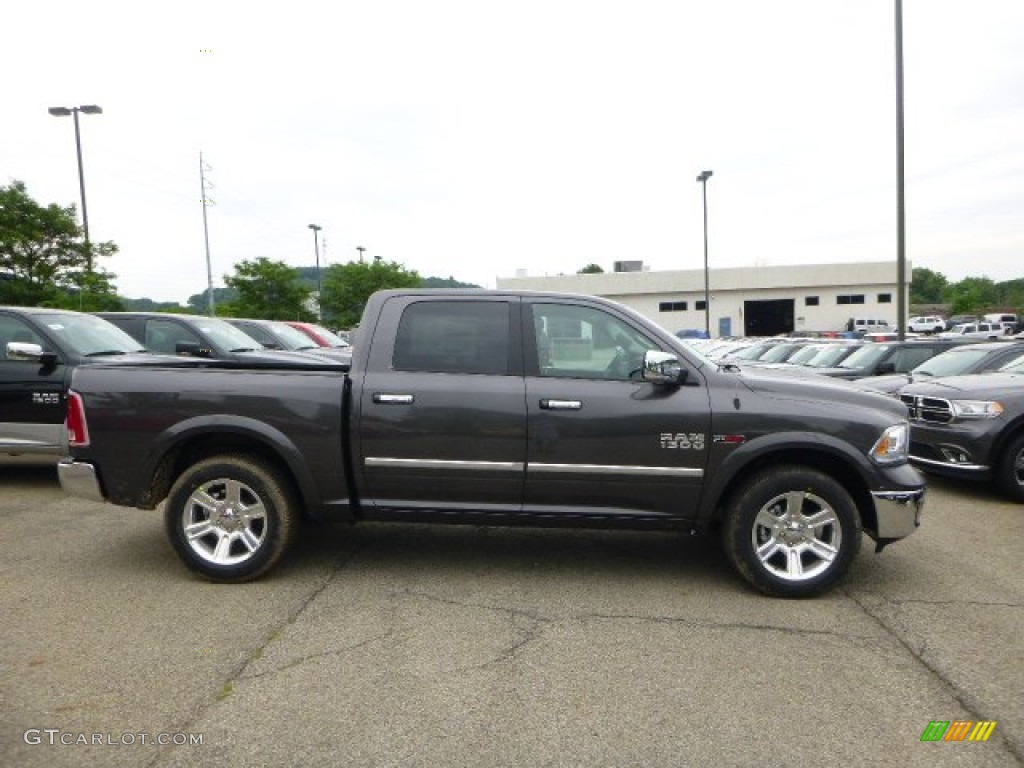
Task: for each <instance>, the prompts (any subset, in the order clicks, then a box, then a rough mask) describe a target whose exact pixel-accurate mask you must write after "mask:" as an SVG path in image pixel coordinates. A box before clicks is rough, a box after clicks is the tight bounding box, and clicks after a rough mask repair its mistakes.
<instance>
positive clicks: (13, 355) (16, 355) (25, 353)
mask: <svg viewBox="0 0 1024 768" xmlns="http://www.w3.org/2000/svg"><path fill="white" fill-rule="evenodd" d="M42 358H43V348H42V347H41V346H39V345H38V344H31V343H29V342H27V341H9V342H7V359H8V360H29V361H35V362H39V361H40V360H42Z"/></svg>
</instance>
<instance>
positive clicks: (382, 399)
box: [373, 392, 416, 405]
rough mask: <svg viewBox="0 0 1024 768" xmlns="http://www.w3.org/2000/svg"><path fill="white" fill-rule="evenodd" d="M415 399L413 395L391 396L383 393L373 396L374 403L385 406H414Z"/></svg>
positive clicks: (375, 393) (376, 393)
mask: <svg viewBox="0 0 1024 768" xmlns="http://www.w3.org/2000/svg"><path fill="white" fill-rule="evenodd" d="M415 399H416V398H415V397H413V396H412V395H389V394H385V393H383V392H374V394H373V402H375V403H381V404H383V405H412V403H413V401H414V400H415Z"/></svg>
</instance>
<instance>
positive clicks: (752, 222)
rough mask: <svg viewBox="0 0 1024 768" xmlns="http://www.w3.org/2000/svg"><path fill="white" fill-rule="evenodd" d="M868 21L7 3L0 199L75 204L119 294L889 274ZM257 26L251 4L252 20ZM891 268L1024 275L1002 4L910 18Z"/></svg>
mask: <svg viewBox="0 0 1024 768" xmlns="http://www.w3.org/2000/svg"><path fill="white" fill-rule="evenodd" d="M893 8H894V2H893V0H772V2H765V0H731V1H730V0H718V1H717V2H708V1H707V0H702V1H701V2H696V1H691V0H664V1H661V0H658V1H655V0H651V1H646V0H630V2H626V1H625V0H619V1H618V2H610V1H606V0H575V1H569V0H565V1H560V0H541V1H539V2H534V1H533V0H516V1H515V2H497V1H495V0H466V1H465V2H453V1H451V0H395V1H394V2H388V1H387V0H379V1H378V2H368V1H367V0H359V1H358V2H353V1H351V0H338V1H336V2H333V3H326V2H305V1H304V0H290V1H289V2H282V3H274V4H265V3H245V4H242V3H224V2H210V1H209V0H207V1H206V2H191V1H187V2H182V1H179V2H175V3H162V4H157V5H154V4H151V3H139V2H116V3H115V2H109V1H107V0H89V1H88V2H81V1H80V0H75V1H74V2H66V1H65V0H50V1H49V2H45V3H43V2H35V3H28V2H25V3H17V4H9V7H7V8H6V9H5V12H4V24H3V29H2V30H0V60H2V64H3V69H2V71H3V72H4V73H5V76H4V88H3V92H4V93H3V100H2V105H3V106H2V112H0V117H2V122H0V183H2V184H8V183H10V181H12V180H14V179H18V180H21V181H24V182H25V183H26V184H27V186H28V191H29V193H30V194H31V195H32V196H33V197H34V198H35V199H36V200H37V201H38V202H40V203H44V204H49V203H54V202H56V203H60V204H62V205H70V204H76V205H77V204H78V202H79V190H78V172H77V167H76V160H75V144H74V129H73V124H72V120H71V119H70V118H55V117H51V116H50V115H49V114H47V108H48V107H52V106H66V107H71V106H77V105H83V104H98V105H100V106H101V107H102V108H103V114H102V115H82V116H81V132H82V148H83V156H84V163H85V181H86V200H87V203H88V212H89V225H90V234H91V236H92V239H93V240H95V241H102V240H113V241H114V242H116V243H117V244H118V246H120V253H119V254H118V255H117V256H115V257H114V258H112V259H110V260H108V261H106V262H105V266H106V267H107V268H108V269H109V270H110V271H112V272H114V273H116V274H117V275H118V279H117V281H116V282H117V286H118V288H119V290H120V292H121V293H122V294H124V295H127V296H130V297H136V298H137V297H143V296H147V297H150V298H154V299H160V300H179V301H184V300H185V299H186V298H187V297H188V296H189V295H190V294H194V293H198V292H200V291H201V290H203V288H205V286H206V257H205V251H204V245H203V223H202V206H201V202H200V199H201V191H200V179H199V153H200V152H202V153H203V156H204V158H205V159H206V161H207V163H208V164H209V166H210V168H211V170H210V171H209V174H208V178H209V180H210V181H211V182H212V183H213V184H214V185H215V188H214V189H213V190H212V191H211V193H210V197H212V198H213V200H215V202H216V205H215V206H212V207H210V208H209V209H208V218H209V233H210V249H211V256H212V263H213V274H214V284H215V285H223V275H224V274H225V273H229V272H231V271H232V265H233V264H235V263H237V262H238V261H240V260H243V259H255V258H257V257H260V256H266V257H268V258H271V259H280V260H284V261H286V262H287V263H289V264H291V265H294V266H306V265H312V264H313V263H314V244H313V233H312V231H311V230H310V229H309V228H308V225H309V224H310V223H316V224H319V225H320V226H321V227H323V229H322V231H321V238H322V239H323V241H325V247H324V249H323V251H322V253H321V265H323V264H333V263H337V262H342V261H349V260H352V259H355V258H357V255H358V254H357V252H356V250H355V249H356V246H360V245H361V246H365V247H366V249H367V250H366V257H367V258H371V257H373V256H381V257H382V258H384V259H387V260H391V261H397V262H399V263H401V264H403V265H405V266H406V267H408V268H411V269H415V270H417V271H418V272H420V273H421V274H423V275H433V276H442V277H447V276H454V277H455V278H456V279H459V280H463V281H466V282H474V283H478V284H481V285H484V286H487V287H493V286H494V281H495V278H496V277H497V276H502V277H505V276H512V275H514V274H515V273H516V271H517V270H521V269H522V270H527V271H528V273H529V274H531V275H538V274H558V273H573V272H576V271H577V270H579V269H580V268H581V267H583V266H585V265H587V264H589V263H591V262H594V263H597V264H599V265H601V266H602V267H603V268H604V269H605V270H611V268H612V263H613V261H615V260H619V259H638V260H642V261H643V262H644V263H645V264H646V265H649V266H650V268H651V269H654V270H666V269H700V268H701V267H702V264H703V236H702V209H701V194H700V193H701V190H700V184H698V183H697V182H696V180H695V179H696V176H697V174H698V173H700V172H701V171H702V170H704V169H711V170H713V172H714V175H713V176H712V178H711V180H710V181H709V182H708V188H707V193H708V219H709V222H708V229H709V255H710V262H711V265H712V267H715V266H722V267H741V266H757V265H781V264H800V263H826V262H843V261H858V260H869V261H881V260H894V259H895V256H896V165H895V162H896V161H895V158H896V119H895V113H896V110H895V103H896V98H895V74H894V66H895V64H894V63H895V54H894V25H893V19H894V12H893ZM270 9H272V10H270ZM904 47H905V52H904V54H905V70H906V130H907V133H906V172H907V252H908V257H909V259H910V260H911V261H912V262H913V264H914V265H915V266H919V267H927V268H929V269H933V270H936V271H939V272H942V273H943V274H945V275H946V276H947V277H949V278H950V279H951V280H959V279H961V278H963V277H966V276H970V275H975V276H988V277H991V278H993V279H995V280H1007V279H1011V278H1017V277H1024V2H1022V1H1021V0H975V1H974V2H971V3H966V2H963V0H956V2H954V1H953V0H905V2H904Z"/></svg>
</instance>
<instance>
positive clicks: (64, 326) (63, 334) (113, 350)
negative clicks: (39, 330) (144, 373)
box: [40, 312, 146, 357]
mask: <svg viewBox="0 0 1024 768" xmlns="http://www.w3.org/2000/svg"><path fill="white" fill-rule="evenodd" d="M40 319H41V321H42V323H43V325H44V326H45V327H46V330H47V331H48V332H49V333H50V334H52V335H53V336H55V337H56V338H58V339H60V341H61V343H63V344H64V345H65V346H66V347H68V348H70V349H72V350H73V351H74V352H75V353H77V354H79V355H81V356H83V357H88V356H89V355H123V354H126V353H128V352H145V351H146V350H145V349H143V347H142V345H141V344H139V342H137V341H136V340H135V339H133V338H132V337H131V336H129V335H128V334H127V333H125V332H124V331H122V330H121V329H120V328H118V327H117V326H116V325H114V324H113V323H109V322H107V321H106V320H104V319H103V318H101V317H95V316H93V315H75V314H70V313H64V312H54V313H53V314H47V315H44V316H42V317H41V318H40Z"/></svg>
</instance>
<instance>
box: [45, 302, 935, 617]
mask: <svg viewBox="0 0 1024 768" xmlns="http://www.w3.org/2000/svg"><path fill="white" fill-rule="evenodd" d="M72 387H73V394H72V395H71V396H70V402H69V413H68V425H67V426H68V432H69V442H70V453H71V456H70V457H69V458H68V459H67V460H66V461H64V462H62V463H61V464H60V465H59V475H60V479H61V483H62V485H63V487H64V488H65V489H66V490H67V491H69V492H70V493H72V494H78V495H82V496H85V497H87V498H92V499H96V500H100V499H106V500H108V501H110V502H113V503H114V504H118V505H124V506H133V507H140V508H145V509H153V508H156V507H157V505H158V504H160V503H161V502H164V511H163V514H164V520H165V524H166V529H167V532H168V535H169V538H170V540H171V543H172V544H173V546H174V548H175V549H176V550H177V552H178V554H179V556H180V557H181V558H182V560H183V561H184V562H185V564H186V565H187V566H188V567H189V568H191V569H192V570H194V571H196V572H197V573H199V574H200V575H202V576H204V577H206V578H208V579H211V580H214V581H222V582H236V581H244V580H248V579H252V578H255V577H257V576H259V575H261V574H263V573H264V572H266V571H267V570H268V569H269V568H270V567H271V566H272V565H274V564H275V562H277V561H278V560H279V558H280V557H281V555H282V554H283V553H284V552H285V550H286V549H287V547H288V545H289V543H290V541H291V540H292V538H293V535H294V533H295V529H296V523H297V520H298V519H299V518H300V517H302V516H308V517H310V518H313V519H315V520H325V521H347V522H357V521H364V520H365V521H369V520H375V521H381V520H383V521H418V522H464V523H474V524H495V525H517V524H528V525H567V526H594V527H615V526H620V527H627V528H656V529H669V530H672V529H675V530H680V529H681V530H683V531H690V532H695V533H710V532H715V533H717V534H718V535H720V536H721V538H722V540H723V542H724V549H725V552H726V553H727V556H728V558H729V559H730V561H731V562H732V563H733V565H734V566H735V568H736V569H737V570H738V571H739V573H740V574H742V576H743V577H745V578H746V579H747V580H748V581H749V582H750V583H751V584H752V585H753V586H754V587H755V588H757V589H759V590H761V591H763V592H765V593H768V594H772V595H780V596H787V597H798V596H807V595H814V594H818V593H821V592H823V591H825V590H826V589H828V588H829V587H831V586H832V585H834V584H835V583H836V581H837V580H838V579H839V578H840V577H841V576H842V575H843V574H844V573H845V572H846V571H847V570H848V569H849V567H850V564H851V562H852V561H853V559H854V557H855V556H856V554H857V552H858V549H859V547H860V543H861V538H862V536H861V534H862V531H866V532H867V533H868V534H869V535H870V536H871V537H872V538H873V539H874V540H875V541H876V542H877V545H878V548H879V549H880V548H881V547H882V546H884V545H886V544H888V543H890V542H892V541H895V540H897V539H900V538H903V537H905V536H907V535H909V534H910V533H911V532H913V531H914V529H915V528H916V527H917V526H918V524H919V521H920V515H921V509H922V503H923V496H924V491H925V488H924V483H923V481H922V479H921V476H920V475H919V474H918V472H917V470H915V469H914V468H913V467H911V466H910V464H909V463H908V461H907V446H908V444H909V438H910V433H909V429H910V428H909V422H908V419H907V413H906V409H905V408H904V406H903V405H902V404H900V403H899V402H897V401H896V400H894V399H893V398H889V397H886V396H884V395H878V394H874V393H868V392H862V391H860V390H857V389H855V388H853V387H850V386H849V385H846V384H843V383H840V382H832V381H829V380H826V379H824V378H816V379H815V380H813V381H812V380H810V379H808V380H803V379H800V378H797V377H794V376H782V375H777V374H773V373H762V372H758V371H754V370H750V371H747V370H744V369H743V368H742V366H738V365H736V364H733V363H723V364H721V365H719V364H716V363H713V362H711V361H709V360H706V359H704V358H702V357H701V356H700V355H699V354H698V353H696V352H694V351H693V350H691V349H689V348H687V347H686V346H684V345H683V343H682V342H681V341H679V340H678V339H676V338H675V337H673V336H672V334H671V333H669V332H668V331H666V330H664V329H662V328H661V327H659V326H657V325H656V324H654V323H652V322H650V321H649V320H647V319H646V318H644V317H642V316H641V315H639V314H637V313H634V312H632V311H631V310H629V309H627V308H625V307H623V306H621V305H619V304H617V303H615V302H611V301H607V300H604V299H599V298H594V297H589V296H575V295H565V294H551V293H526V292H501V291H492V292H488V291H426V290H422V291H382V292H379V293H377V294H374V295H373V296H372V297H371V298H370V300H369V301H368V302H367V305H366V308H365V311H364V314H363V318H362V322H361V324H360V338H359V343H358V344H357V345H356V347H355V352H354V354H353V357H352V361H351V364H350V365H349V366H331V365H329V364H325V365H324V366H323V368H322V370H312V369H311V368H310V367H309V366H306V367H305V369H304V370H283V369H277V370H253V369H249V368H246V367H245V366H242V365H240V364H238V363H230V362H224V363H216V362H210V361H208V362H207V367H206V368H203V369H195V370H191V369H189V370H183V369H181V368H169V369H167V370H158V369H153V368H148V369H146V368H138V369H132V368H131V367H126V366H122V367H120V368H118V369H114V368H113V367H110V368H105V367H102V366H92V367H90V368H88V369H86V368H80V369H78V370H77V371H76V372H75V375H74V379H73V381H72Z"/></svg>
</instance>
